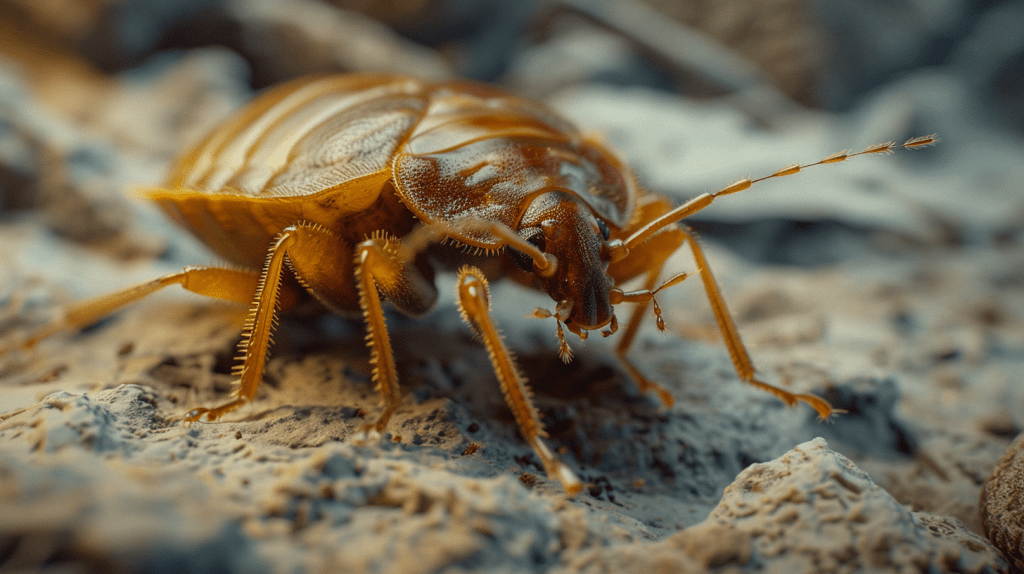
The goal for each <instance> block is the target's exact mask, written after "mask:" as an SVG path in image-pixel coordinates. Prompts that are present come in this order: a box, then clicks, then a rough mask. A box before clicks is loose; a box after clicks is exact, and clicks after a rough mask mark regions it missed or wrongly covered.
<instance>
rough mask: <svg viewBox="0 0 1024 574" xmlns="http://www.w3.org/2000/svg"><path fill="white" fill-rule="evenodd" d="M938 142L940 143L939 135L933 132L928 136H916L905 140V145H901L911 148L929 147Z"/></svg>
mask: <svg viewBox="0 0 1024 574" xmlns="http://www.w3.org/2000/svg"><path fill="white" fill-rule="evenodd" d="M937 143H939V137H938V136H937V135H936V134H931V135H927V136H918V137H916V138H910V139H908V140H907V141H905V142H903V145H901V146H900V147H905V148H907V149H910V148H915V147H927V146H930V145H935V144H937Z"/></svg>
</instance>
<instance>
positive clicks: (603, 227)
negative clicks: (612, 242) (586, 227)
mask: <svg viewBox="0 0 1024 574" xmlns="http://www.w3.org/2000/svg"><path fill="white" fill-rule="evenodd" d="M597 228H598V229H599V230H600V231H601V237H603V238H604V240H605V241H608V238H609V237H611V236H612V232H611V230H610V229H608V226H607V225H606V224H605V222H604V221H602V220H600V219H598V220H597Z"/></svg>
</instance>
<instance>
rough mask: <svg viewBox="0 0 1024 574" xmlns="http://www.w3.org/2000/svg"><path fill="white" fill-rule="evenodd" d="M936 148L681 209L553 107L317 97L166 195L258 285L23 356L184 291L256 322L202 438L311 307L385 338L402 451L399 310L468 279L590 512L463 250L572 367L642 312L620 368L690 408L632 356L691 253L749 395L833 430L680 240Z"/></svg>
mask: <svg viewBox="0 0 1024 574" xmlns="http://www.w3.org/2000/svg"><path fill="white" fill-rule="evenodd" d="M935 141H937V140H936V138H935V137H934V136H928V137H923V138H915V139H911V140H909V141H907V142H906V143H904V144H902V145H896V144H895V143H893V142H889V143H885V144H880V145H876V146H872V147H869V148H867V149H865V150H864V151H862V152H859V153H849V152H844V153H841V154H836V155H833V156H830V157H828V158H825V159H824V160H822V161H820V162H816V163H813V164H809V165H804V166H800V165H793V166H789V167H786V168H783V169H781V170H779V171H777V172H775V173H773V174H771V175H769V176H766V177H763V178H760V179H754V180H751V179H743V180H740V181H738V182H736V183H734V184H732V185H729V186H727V187H725V188H723V189H722V190H720V191H718V192H715V193H709V194H703V195H701V196H699V197H696V198H694V199H692V200H690V201H688V202H686V203H685V204H683V205H681V206H679V207H675V208H673V207H672V205H671V203H670V202H669V201H668V200H667V199H666V198H664V197H660V196H657V195H653V194H649V193H645V192H644V191H643V190H642V189H640V188H639V187H638V186H637V184H636V181H635V180H634V178H633V176H632V175H631V173H630V172H629V170H628V169H627V168H626V166H624V165H623V164H622V163H621V162H620V161H619V160H618V159H617V158H616V156H615V155H614V154H613V153H612V152H611V151H609V150H608V149H607V148H606V147H605V146H604V145H603V144H601V143H599V142H598V141H596V140H595V139H593V138H590V137H587V136H585V135H583V134H581V133H580V132H579V131H578V130H577V129H576V128H575V127H574V126H572V125H571V124H569V123H568V122H567V121H565V120H563V119H562V118H560V117H559V116H558V115H556V114H555V113H554V112H553V111H551V110H550V109H548V108H547V107H545V106H543V105H541V104H538V103H535V102H531V101H528V100H524V99H520V98H516V97H513V96H509V95H507V94H504V93H502V92H500V91H498V90H496V89H493V88H490V87H487V86H483V85H479V84H473V83H468V82H447V83H429V82H425V81H421V80H417V79H413V78H409V77H405V76H396V75H352V76H334V77H321V78H307V79H302V80H298V81H294V82H291V83H288V84H285V85H283V86H280V87H278V88H276V89H273V90H271V91H269V92H267V93H266V94H264V95H262V96H260V97H259V98H257V99H256V100H254V101H253V102H252V103H250V104H249V105H248V106H246V107H245V108H243V109H242V110H241V111H239V112H238V113H237V114H235V115H234V116H233V118H231V119H229V120H228V121H227V122H225V123H224V124H223V125H221V126H220V127H219V128H217V129H216V130H215V131H214V132H213V133H211V134H210V135H209V136H208V137H207V138H206V140H205V141H203V142H202V143H200V144H199V145H197V146H196V147H194V148H193V149H191V150H190V151H188V152H187V153H185V154H184V155H183V156H182V157H181V159H180V160H179V161H178V163H177V165H176V167H175V168H174V170H173V173H172V175H171V177H170V179H169V181H168V183H167V185H166V186H165V187H163V188H160V189H153V190H149V191H148V192H147V195H148V197H149V198H150V199H152V200H153V201H155V202H157V203H158V204H159V205H160V206H161V207H162V208H163V209H164V210H165V211H166V212H167V213H168V214H169V215H170V216H171V217H172V218H173V219H174V220H175V221H176V222H178V223H179V224H180V225H182V226H183V227H184V228H186V229H188V230H189V231H191V232H192V233H194V234H195V235H196V236H197V237H198V238H199V239H201V240H202V241H203V242H205V243H206V244H207V245H208V246H209V247H210V248H211V249H212V250H213V251H215V252H216V253H218V254H219V255H221V256H222V257H224V258H225V259H227V260H228V261H230V262H232V263H234V264H236V265H240V266H242V268H243V269H245V270H236V269H226V268H220V267H187V268H185V269H183V270H182V271H181V272H178V273H172V274H169V275H166V276H163V277H160V278H157V279H155V280H152V281H149V282H146V283H143V284H140V285H137V286H134V287H130V288H128V289H125V290H122V291H119V292H116V293H112V294H110V295H106V296H102V297H98V298H96V299H93V300H88V301H85V302H82V303H79V304H77V305H74V306H72V307H71V308H69V309H67V310H66V312H65V313H64V314H63V316H62V317H61V318H60V319H59V320H56V321H54V322H53V323H51V324H49V325H45V326H44V327H42V328H40V329H39V330H38V331H36V332H34V333H31V334H30V335H28V336H27V337H25V338H23V339H22V340H20V341H18V342H17V343H15V344H14V345H13V347H18V346H30V345H32V344H34V343H35V342H37V341H38V340H40V339H42V338H43V337H46V336H49V335H51V334H53V333H55V332H57V331H60V330H63V329H73V328H79V327H83V326H86V325H88V324H90V323H92V322H94V321H96V320H97V319H99V318H101V317H103V316H105V315H107V314H109V313H111V312H113V311H115V310H116V309H118V308H120V307H122V306H124V305H127V304H128V303H131V302H133V301H136V300H138V299H140V298H142V297H145V296H146V295H148V294H150V293H153V292H154V291H157V290H159V289H161V288H163V287H166V286H168V285H173V284H179V285H181V286H182V287H184V288H185V289H187V290H189V291H192V292H195V293H199V294H202V295H207V296H210V297H218V298H221V299H228V300H231V301H237V302H240V303H244V304H250V305H251V307H250V314H249V318H248V322H247V324H246V326H245V329H244V332H243V338H242V342H241V344H240V347H241V349H242V354H241V356H240V357H239V364H238V365H237V367H236V370H235V374H236V375H237V376H238V381H237V387H236V389H235V392H234V396H233V398H232V400H231V401H229V402H226V403H224V404H222V405H220V406H217V407H214V408H205V407H202V408H195V409H193V410H191V411H189V412H188V413H187V414H186V415H185V420H186V421H199V420H207V421H214V420H217V419H219V418H220V417H222V416H223V415H224V414H226V413H228V412H230V411H232V410H234V409H236V408H238V407H240V406H241V405H243V404H245V403H246V402H248V401H250V400H251V399H252V398H253V397H254V396H255V393H256V389H257V387H258V385H259V383H260V379H261V376H262V373H263V368H264V364H265V362H266V359H267V353H268V348H269V345H270V337H271V331H272V330H273V326H274V324H275V321H276V314H277V312H278V310H279V309H281V308H285V307H287V306H289V305H291V304H292V303H294V302H295V301H296V300H298V299H299V295H300V294H301V293H302V291H303V290H304V291H306V292H308V293H310V294H312V295H313V297H315V298H316V299H317V300H319V301H320V302H321V303H322V304H323V305H324V306H326V307H327V308H328V309H330V310H332V311H335V312H337V313H340V314H342V315H346V316H355V317H358V316H360V315H361V316H362V318H363V319H364V321H365V322H366V328H367V331H368V335H367V341H368V345H369V348H370V350H371V362H372V364H373V378H374V380H375V381H376V384H377V389H378V390H379V391H380V393H381V396H382V398H383V403H384V408H383V410H382V412H381V413H380V415H379V416H378V418H377V420H376V421H375V422H374V423H373V424H372V425H370V429H371V430H374V431H383V430H384V429H385V428H386V427H387V424H388V420H389V419H390V417H391V416H392V414H393V413H394V412H395V410H396V409H397V408H398V406H399V405H400V404H401V401H402V395H401V393H400V391H399V386H398V373H397V371H396V368H395V361H394V356H393V351H392V348H391V343H390V341H389V338H388V331H387V326H386V324H385V317H384V311H383V301H388V302H390V303H391V304H392V305H394V306H395V307H397V308H398V309H399V310H400V311H402V312H404V313H406V314H409V315H413V316H415V315H420V314H423V313H425V312H426V311H428V310H429V309H430V308H431V307H432V306H433V305H434V304H435V301H436V299H437V291H436V288H435V286H434V282H433V266H434V265H435V264H440V265H444V266H448V267H452V268H458V267H460V265H461V268H460V269H459V272H458V283H457V289H458V298H459V299H458V300H459V307H460V310H461V312H462V316H463V317H464V318H465V320H466V322H467V323H469V325H470V326H471V327H472V328H473V329H474V330H475V331H476V332H477V334H478V335H479V336H480V338H481V340H482V341H483V343H484V344H485V345H486V347H487V349H488V351H489V353H490V357H491V361H492V363H493V365H494V370H495V374H496V375H497V378H498V381H499V382H500V384H501V387H502V390H503V391H504V394H505V398H506V400H507V401H508V404H509V406H510V407H511V408H512V411H513V413H514V415H515V418H516V422H517V423H518V425H519V428H520V430H521V431H522V434H523V436H524V437H525V438H526V440H527V441H528V442H529V443H530V446H531V447H532V448H533V449H534V451H535V452H536V454H537V456H538V457H539V458H540V460H541V462H542V463H543V465H544V468H545V469H546V471H547V473H548V475H549V476H550V477H552V478H555V479H557V480H559V481H560V482H561V484H562V485H563V487H564V488H565V490H566V492H568V493H569V494H575V493H577V492H578V491H579V490H580V489H581V487H582V483H581V482H580V480H579V479H578V478H577V477H576V476H575V475H574V474H573V473H572V472H571V471H570V470H569V469H568V467H566V466H565V465H564V464H562V463H561V462H560V461H559V460H558V458H557V457H556V456H555V455H554V454H553V453H552V452H551V450H550V449H549V448H548V447H547V445H546V444H545V443H544V441H543V437H544V436H545V433H544V430H543V427H542V425H541V422H540V420H539V417H538V414H537V411H536V409H535V408H534V406H533V404H532V403H531V401H530V393H529V390H528V388H527V386H526V381H525V380H524V378H523V377H522V375H521V374H520V371H519V369H518V368H517V367H516V365H515V363H514V361H513V360H512V357H511V355H510V353H509V351H508V350H507V349H506V347H505V345H504V343H503V341H502V337H501V335H500V333H499V330H498V328H497V326H496V325H495V324H494V322H493V320H492V319H491V315H490V312H489V306H490V293H489V291H488V287H487V279H486V278H485V277H484V274H483V272H482V271H480V269H478V268H476V267H473V266H469V265H462V264H463V263H465V257H464V256H463V255H462V254H463V253H464V251H460V249H458V248H461V249H465V248H466V247H469V248H475V249H476V250H479V251H481V252H483V253H485V254H488V255H490V256H492V257H494V258H495V259H496V263H497V264H496V265H495V266H494V268H495V269H496V271H495V273H494V275H492V278H496V277H498V276H502V277H507V278H510V279H512V280H514V281H517V282H519V283H521V284H524V285H526V286H529V287H532V288H534V289H537V290H539V291H543V292H545V293H547V294H548V295H549V296H550V297H551V299H552V300H553V301H554V303H555V305H554V310H553V311H547V310H542V309H538V310H537V311H535V312H534V316H537V317H552V316H553V317H554V318H555V320H556V322H557V325H558V330H557V334H558V339H559V345H560V347H559V353H560V355H561V356H562V357H563V359H568V357H569V350H568V345H567V344H566V342H565V336H564V331H563V326H564V328H565V329H568V330H569V331H570V332H571V333H575V334H576V335H578V336H580V337H581V338H583V337H585V336H586V334H587V332H588V331H594V330H601V331H602V333H603V334H605V335H610V334H612V333H615V332H616V331H617V329H618V318H617V316H616V308H617V307H618V306H619V305H621V304H623V303H632V304H634V305H635V307H634V310H633V312H632V314H631V315H630V317H629V319H628V320H627V321H626V327H625V329H624V333H623V334H622V336H621V339H620V341H619V344H618V347H617V354H618V356H619V358H620V359H621V360H622V363H623V365H625V367H626V369H627V370H628V371H629V373H630V374H631V375H632V377H633V378H634V379H635V380H636V381H637V383H638V384H639V386H640V388H641V389H642V390H644V391H653V392H655V393H657V394H658V395H659V397H660V398H661V400H662V402H663V403H665V404H666V405H671V404H672V403H673V398H672V395H671V394H670V393H669V392H668V391H667V390H665V389H664V388H662V387H661V386H659V385H658V384H657V383H655V382H653V381H650V380H648V379H647V378H645V377H644V376H643V374H642V373H641V372H640V371H639V370H638V369H637V368H636V367H635V366H634V365H633V364H632V363H631V362H630V361H629V359H628V357H627V356H626V353H627V351H628V350H629V347H630V345H631V343H632V342H633V340H634V339H635V337H636V334H637V331H638V328H639V327H640V324H641V321H642V319H643V316H644V314H645V311H646V309H647V307H648V305H649V304H651V303H654V307H655V315H656V320H657V322H658V326H659V327H660V328H664V322H663V320H662V318H661V314H660V310H659V309H658V308H657V304H656V302H655V301H654V297H655V294H656V293H657V292H658V290H660V289H663V288H665V287H667V286H670V285H674V284H676V283H679V282H680V281H682V280H683V279H685V278H686V274H678V275H675V276H673V277H672V278H670V279H668V280H667V281H666V282H665V283H663V284H662V285H661V286H658V287H657V288H656V285H657V284H658V279H659V276H660V275H661V272H662V267H663V265H664V263H665V261H666V260H667V259H668V257H669V256H670V255H671V254H672V253H673V252H675V251H676V250H677V249H678V248H680V247H681V246H682V245H683V244H684V243H686V244H688V245H689V246H690V250H691V251H692V253H693V256H694V258H695V260H696V264H697V269H698V273H699V275H700V277H701V280H702V281H703V284H704V288H705V290H706V292H707V297H708V300H709V301H710V303H711V308H712V310H713V311H714V315H715V318H716V320H717V323H718V326H719V328H720V330H721V332H722V335H723V337H724V339H725V343H726V347H727V348H728V350H729V355H730V357H731V358H732V362H733V364H734V365H735V367H736V372H737V374H738V375H739V377H740V379H742V380H743V381H745V382H747V383H749V384H751V385H754V386H756V387H759V388H761V389H763V390H765V391H767V392H769V393H772V394H773V395H775V396H776V397H778V398H780V399H781V400H782V401H784V402H785V403H786V404H789V405H793V404H796V402H797V401H804V402H806V403H807V404H809V405H810V406H812V407H813V408H814V409H815V410H816V411H817V412H818V414H819V415H820V416H821V417H828V416H829V414H830V413H831V412H832V408H831V407H830V406H829V404H828V403H827V402H825V401H824V400H822V399H820V398H818V397H816V396H814V395H809V394H794V393H790V392H789V391H786V390H783V389H781V388H779V387H776V386H773V385H770V384H768V383H765V382H763V381H761V380H759V379H757V378H755V376H754V367H753V364H752V363H751V360H750V357H749V355H748V353H747V351H746V349H745V348H744V346H743V343H742V342H741V341H740V336H739V333H738V331H737V329H736V325H735V324H734V323H733V320H732V318H731V317H730V315H729V312H728V310H727V309H726V305H725V301H724V300H723V298H722V295H721V293H720V291H719V288H718V286H717V285H716V283H715V280H714V278H713V276H712V274H711V269H710V267H709V265H708V262H707V260H706V258H705V256H704V252H703V251H702V250H701V248H700V246H699V245H698V243H697V242H696V241H695V240H694V236H693V234H692V232H691V231H690V230H689V229H687V228H686V227H685V226H683V225H680V224H678V223H677V222H679V221H680V220H682V219H684V218H686V217H688V216H690V215H692V214H694V213H696V212H698V211H700V210H701V209H704V208H705V207H707V206H708V205H710V204H711V202H712V201H714V199H715V198H717V197H720V196H723V195H728V194H731V193H736V192H739V191H743V190H745V189H747V188H749V187H750V186H751V185H753V184H755V183H757V182H759V181H762V180H765V179H770V178H776V177H782V176H786V175H791V174H794V173H797V172H798V171H800V170H801V169H802V168H805V167H809V166H810V165H819V164H824V163H834V162H838V161H843V160H845V159H848V158H850V157H853V156H855V155H863V154H880V153H887V152H890V151H892V150H894V149H897V148H913V147H920V146H925V145H929V144H931V143H934V142H935ZM442 242H448V243H454V244H455V245H454V246H455V247H457V249H450V250H448V251H446V252H445V253H446V255H443V256H440V257H438V256H437V254H436V251H432V252H428V250H427V247H428V246H430V245H431V244H437V243H442ZM286 269H287V270H286ZM635 277H643V285H642V287H641V288H640V289H638V290H634V291H624V290H622V289H621V288H620V287H618V286H617V285H621V284H622V283H624V282H625V281H627V280H629V279H632V278H635ZM9 348H10V347H9ZM0 352H2V351H0Z"/></svg>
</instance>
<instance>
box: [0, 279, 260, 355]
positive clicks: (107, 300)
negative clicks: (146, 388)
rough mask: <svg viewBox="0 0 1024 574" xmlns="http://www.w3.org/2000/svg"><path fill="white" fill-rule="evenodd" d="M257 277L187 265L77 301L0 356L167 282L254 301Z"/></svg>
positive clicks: (97, 316)
mask: <svg viewBox="0 0 1024 574" xmlns="http://www.w3.org/2000/svg"><path fill="white" fill-rule="evenodd" d="M258 280H259V276H258V275H256V274H255V273H253V272H251V271H240V270H235V269H222V268H218V267H186V268H184V269H183V270H181V271H179V272H177V273H170V274H167V275H164V276H163V277H158V278H156V279H153V280H152V281H147V282H145V283H140V284H138V285H134V286H132V287H128V288H127V289H122V290H120V291H116V292H114V293H108V294H106V295H101V296H99V297H95V298H93V299H87V300H85V301H81V302H79V303H75V304H73V305H71V306H70V307H68V308H67V309H65V310H64V311H63V313H62V314H61V316H60V317H58V318H56V319H54V320H53V321H51V322H50V323H48V324H46V325H43V326H42V327H40V328H39V329H37V330H36V331H34V332H32V333H29V334H28V335H27V336H25V337H22V338H20V339H18V340H16V341H14V342H13V343H11V344H9V345H5V346H3V347H0V355H3V354H4V353H6V352H8V351H12V350H14V349H18V348H31V347H32V346H34V345H35V344H36V343H38V342H39V341H41V340H43V339H45V338H46V337H49V336H50V335H54V334H56V333H58V332H60V331H64V330H73V329H80V328H82V327H86V326H88V325H91V324H92V323H95V322H96V321H99V320H100V319H102V318H103V317H106V316H107V315H110V314H111V313H113V312H115V311H117V310H118V309H120V308H122V307H125V306H127V305H129V304H131V303H134V302H136V301H138V300H139V299H142V298H143V297H146V296H147V295H150V294H152V293H155V292H156V291H159V290H160V289H163V288H164V287H167V286H168V285H175V284H177V285H181V286H182V287H184V288H185V289H187V290H189V291H191V292H193V293H198V294H200V295H205V296H207V297H216V298H218V299H227V300H229V301H236V302H239V303H248V302H249V301H251V300H252V294H253V292H254V291H255V290H256V284H257V282H258Z"/></svg>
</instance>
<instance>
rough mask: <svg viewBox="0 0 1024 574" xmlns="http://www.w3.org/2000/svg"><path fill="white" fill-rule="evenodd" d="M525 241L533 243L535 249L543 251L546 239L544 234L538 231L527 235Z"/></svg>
mask: <svg viewBox="0 0 1024 574" xmlns="http://www.w3.org/2000/svg"><path fill="white" fill-rule="evenodd" d="M526 242H527V243H529V244H530V245H533V246H534V247H536V248H537V249H540V250H541V251H544V248H545V247H546V246H547V241H546V240H545V238H544V234H543V233H539V232H538V233H534V234H533V235H531V236H529V237H527V238H526Z"/></svg>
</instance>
